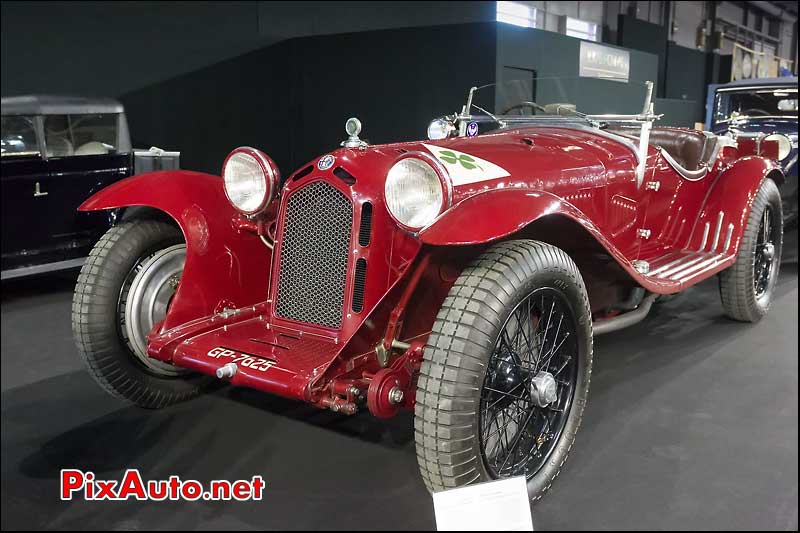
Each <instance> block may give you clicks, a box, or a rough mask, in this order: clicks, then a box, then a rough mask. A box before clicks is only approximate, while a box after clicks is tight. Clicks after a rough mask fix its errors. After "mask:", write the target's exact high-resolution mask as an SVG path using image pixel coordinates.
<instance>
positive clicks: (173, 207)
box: [78, 170, 272, 331]
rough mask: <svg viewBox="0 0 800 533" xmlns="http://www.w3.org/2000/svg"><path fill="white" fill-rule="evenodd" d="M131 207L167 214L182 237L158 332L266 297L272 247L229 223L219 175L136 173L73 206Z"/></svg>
mask: <svg viewBox="0 0 800 533" xmlns="http://www.w3.org/2000/svg"><path fill="white" fill-rule="evenodd" d="M131 206H147V207H152V208H155V209H158V210H161V211H163V212H165V213H167V214H168V215H169V216H170V217H172V218H173V219H174V220H175V222H177V223H178V225H179V226H180V228H181V231H182V232H183V236H184V238H185V239H186V264H185V266H184V270H183V275H182V276H181V282H180V285H179V287H178V291H177V292H176V293H175V297H174V298H173V300H172V303H171V304H170V308H169V312H168V313H167V317H166V319H165V320H164V322H163V324H162V331H163V330H167V329H171V328H173V327H175V326H179V325H181V324H185V323H186V322H189V321H191V320H194V319H197V318H201V317H205V316H208V315H211V314H213V313H215V312H218V311H220V310H222V308H224V307H228V308H240V307H245V306H249V305H253V304H255V303H257V302H259V301H262V300H264V299H265V298H266V295H267V286H268V283H269V271H270V261H271V258H272V257H271V251H270V250H269V249H268V248H267V247H266V246H264V244H263V243H261V242H260V240H259V238H258V236H256V235H254V234H252V233H250V232H246V231H239V230H237V229H236V228H235V227H234V225H233V224H232V220H233V219H234V217H235V216H236V215H237V212H236V210H235V209H234V208H233V206H231V204H230V202H228V200H227V198H226V197H225V191H224V189H223V182H222V179H221V178H220V177H218V176H212V175H210V174H202V173H200V172H190V171H185V170H179V171H161V172H150V173H147V174H139V175H137V176H133V177H130V178H127V179H124V180H122V181H119V182H117V183H114V184H113V185H110V186H109V187H106V188H105V189H103V190H101V191H99V192H98V193H97V194H95V195H93V196H92V197H91V198H89V199H88V200H86V201H85V202H84V203H83V204H81V206H80V207H79V208H78V210H79V211H99V210H104V209H117V208H120V207H131Z"/></svg>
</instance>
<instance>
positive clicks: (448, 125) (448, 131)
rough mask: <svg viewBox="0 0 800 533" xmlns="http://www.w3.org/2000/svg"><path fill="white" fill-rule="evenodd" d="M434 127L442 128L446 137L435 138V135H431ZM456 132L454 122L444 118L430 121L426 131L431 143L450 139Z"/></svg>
mask: <svg viewBox="0 0 800 533" xmlns="http://www.w3.org/2000/svg"><path fill="white" fill-rule="evenodd" d="M434 126H439V127H441V129H442V130H443V131H444V135H443V136H433V135H431V129H432V128H433V127H434ZM455 131H456V125H455V124H453V122H452V121H450V120H447V119H446V118H444V117H439V118H435V119H433V120H431V121H430V123H429V124H428V129H427V131H426V134H427V136H428V140H430V141H441V140H444V139H449V138H450V137H452V136H453V134H454V133H455Z"/></svg>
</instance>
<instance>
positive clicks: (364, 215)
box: [358, 202, 372, 247]
mask: <svg viewBox="0 0 800 533" xmlns="http://www.w3.org/2000/svg"><path fill="white" fill-rule="evenodd" d="M370 240H372V204H371V203H369V202H364V204H363V205H362V206H361V224H359V226H358V244H359V246H362V247H363V246H369V242H370Z"/></svg>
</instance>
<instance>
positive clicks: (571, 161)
mask: <svg viewBox="0 0 800 533" xmlns="http://www.w3.org/2000/svg"><path fill="white" fill-rule="evenodd" d="M408 152H421V153H424V154H427V155H432V156H433V157H435V158H436V159H438V161H439V162H440V163H441V164H442V167H444V168H445V170H446V171H447V173H448V174H449V176H450V179H451V181H452V183H453V193H454V194H453V200H454V203H457V202H458V201H459V200H462V199H464V198H466V197H468V196H471V195H473V194H477V193H479V192H484V191H487V190H490V189H498V188H509V187H518V188H525V189H537V190H550V191H554V192H561V191H559V189H564V190H575V189H581V188H585V187H591V186H599V185H601V184H603V183H605V179H606V175H607V173H608V172H615V173H625V172H631V173H632V172H634V170H635V167H636V154H635V147H634V146H633V145H632V144H630V143H626V142H625V141H624V140H620V139H619V138H612V137H610V136H608V135H606V134H604V133H603V132H602V131H598V130H593V129H591V128H588V127H580V126H568V125H565V126H560V125H559V126H538V127H526V128H514V129H508V130H503V131H498V132H495V133H488V134H484V135H479V136H476V137H458V138H452V139H445V140H440V141H415V142H404V143H393V144H384V145H374V146H369V147H366V148H363V149H359V148H341V149H338V150H336V151H334V152H331V153H330V154H323V155H321V156H320V157H319V158H317V159H315V160H312V161H311V162H309V165H306V166H304V167H302V168H301V170H299V171H298V172H297V173H295V175H301V174H302V175H307V174H308V173H310V172H315V171H318V170H319V169H320V166H327V164H326V163H327V161H329V159H328V160H326V161H325V162H324V163H323V164H322V165H320V163H321V162H322V161H323V159H324V158H326V157H328V156H330V155H333V156H334V158H335V163H333V165H332V166H331V170H330V172H333V173H334V174H335V173H336V169H337V168H341V169H344V170H345V171H347V172H348V173H350V174H351V175H352V176H354V177H355V179H356V180H357V181H358V180H360V179H361V180H363V179H367V180H369V183H370V185H372V186H373V187H374V188H375V189H378V188H380V189H381V191H382V188H383V183H384V181H385V176H386V174H387V173H388V171H389V169H390V168H391V166H392V165H393V164H394V162H395V161H396V160H397V159H398V158H399V157H401V156H402V155H403V154H406V153H408ZM311 165H314V167H312V166H311ZM292 179H293V178H292V177H290V178H289V180H287V182H289V181H291V180H292ZM376 185H379V187H377V186H376ZM356 187H359V186H358V185H356Z"/></svg>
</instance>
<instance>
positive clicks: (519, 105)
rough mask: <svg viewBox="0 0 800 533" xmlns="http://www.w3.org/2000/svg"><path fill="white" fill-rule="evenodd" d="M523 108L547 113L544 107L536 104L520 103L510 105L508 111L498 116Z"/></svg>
mask: <svg viewBox="0 0 800 533" xmlns="http://www.w3.org/2000/svg"><path fill="white" fill-rule="evenodd" d="M523 107H532V108H534V109H538V110H539V111H542V112H543V113H547V109H545V107H544V106H542V105H539V104H537V103H536V102H520V103H519V104H516V105H512V106H511V107H509V108H508V109H506V110H505V111H503V112H502V113H500V115H508V113H509V112H510V111H515V110H517V109H522V108H523ZM520 114H521V113H520Z"/></svg>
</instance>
